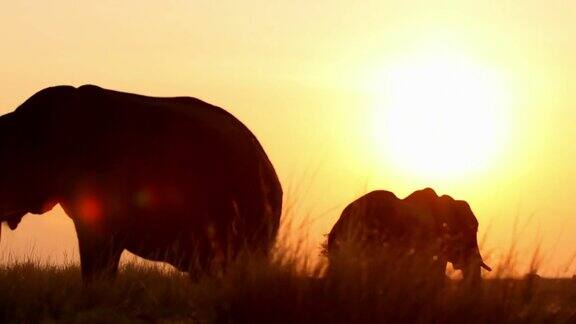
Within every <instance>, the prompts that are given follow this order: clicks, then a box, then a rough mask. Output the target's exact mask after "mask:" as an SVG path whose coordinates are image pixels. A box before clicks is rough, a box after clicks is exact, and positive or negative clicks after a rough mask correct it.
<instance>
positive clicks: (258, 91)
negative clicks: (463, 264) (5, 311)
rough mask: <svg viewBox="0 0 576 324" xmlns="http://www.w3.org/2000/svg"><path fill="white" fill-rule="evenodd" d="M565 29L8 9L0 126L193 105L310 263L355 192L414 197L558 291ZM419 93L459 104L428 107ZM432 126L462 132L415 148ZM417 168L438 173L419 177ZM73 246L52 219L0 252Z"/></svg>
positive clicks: (434, 19) (541, 4)
mask: <svg viewBox="0 0 576 324" xmlns="http://www.w3.org/2000/svg"><path fill="white" fill-rule="evenodd" d="M574 21H576V3H575V2H572V1H494V2H488V1H466V2H463V1H362V2H358V3H351V2H350V1H312V2H311V1H260V0H259V1H250V2H247V1H207V0H206V1H204V0H200V1H184V0H182V1H176V0H174V1H145V0H139V1H121V2H120V1H94V2H88V1H85V2H79V1H71V0H69V1H64V0H55V1H34V2H33V1H9V2H3V3H2V4H1V5H0V35H1V36H2V37H1V38H0V53H1V54H0V107H1V108H0V112H2V113H4V112H8V111H11V110H13V109H14V108H16V107H17V106H18V104H20V103H21V102H23V101H24V100H25V99H26V98H28V97H29V96H30V95H32V94H33V93H34V92H36V91H38V90H39V89H41V88H44V87H47V86H51V85H58V84H71V85H77V86H78V85H81V84H85V83H92V84H97V85H100V86H102V87H106V88H112V89H118V90H124V91H129V92H137V93H142V94H148V95H157V96H171V95H189V96H194V97H198V98H201V99H203V100H206V101H208V102H211V103H213V104H216V105H220V106H223V107H225V108H226V109H227V110H229V111H230V112H232V113H233V114H234V115H235V116H237V117H238V118H239V119H240V120H242V121H243V122H244V123H245V124H246V125H247V126H248V127H249V128H250V129H252V130H253V132H254V133H255V134H256V136H257V137H258V138H259V139H260V141H261V142H262V144H263V145H264V147H265V149H266V151H267V152H268V155H269V157H270V158H271V160H272V162H273V164H274V165H275V167H276V170H277V172H278V174H279V176H280V178H281V181H282V183H283V186H284V189H285V193H286V195H285V196H286V199H287V201H288V202H292V203H295V204H296V205H297V208H296V209H295V210H294V211H293V212H292V214H293V216H294V217H296V218H298V219H302V218H305V217H308V218H309V223H308V224H309V225H310V226H309V227H308V230H309V232H308V233H307V234H308V235H309V238H310V240H311V242H313V243H312V245H316V244H318V242H320V241H321V239H322V234H324V233H327V232H328V231H329V230H330V227H331V226H332V224H333V223H334V222H335V221H336V219H337V217H338V215H339V213H340V211H341V210H342V208H344V207H345V205H346V204H347V203H349V202H350V201H352V200H353V199H355V198H356V197H358V196H359V195H361V194H362V193H364V192H366V191H367V190H372V189H376V188H382V189H388V190H391V191H394V192H395V193H397V194H398V195H399V196H404V195H406V194H408V193H410V192H412V191H414V190H416V189H420V188H422V187H425V186H430V187H434V188H435V189H436V190H437V191H438V192H439V193H445V194H450V195H452V196H454V197H455V198H459V199H465V200H468V201H469V202H470V203H471V205H472V208H473V210H474V211H475V213H476V216H477V218H478V219H479V221H480V234H479V236H483V235H484V234H485V233H487V241H486V244H485V250H487V251H492V253H493V259H497V255H498V254H499V253H501V252H503V251H504V250H505V249H506V248H507V247H508V246H509V244H510V240H511V238H512V237H513V232H514V231H513V228H514V223H515V222H517V223H518V224H519V225H517V226H516V228H517V231H518V232H519V233H518V236H519V240H518V243H519V244H520V248H521V253H520V255H519V257H520V259H521V260H523V259H526V257H527V256H528V254H527V252H526V251H531V250H532V249H533V248H534V244H536V243H539V244H540V245H541V249H542V252H543V257H544V259H543V266H542V268H543V271H544V272H546V273H549V274H556V273H563V271H565V270H564V267H565V266H566V264H567V262H569V260H570V257H571V256H572V255H573V254H574V253H576V203H575V199H574V195H575V194H576V167H575V164H574V162H575V161H576V129H575V128H574V124H575V122H576V108H575V107H574V106H575V104H576V91H575V90H576V89H575V87H576V86H574V85H575V84H576V43H575V42H574V40H575V39H576V24H575V23H574ZM398 75H400V76H398ZM450 76H452V79H449V77H450ZM479 79H480V80H482V81H481V82H478V81H477V80H479ZM402 82H404V83H406V84H407V86H406V87H407V88H406V87H404V88H402V89H403V90H398V89H397V88H399V87H397V86H398V85H399V84H403V83H402ZM412 84H414V86H412ZM436 86H438V87H441V88H442V87H460V88H459V89H460V90H462V91H464V92H463V93H466V94H467V95H466V96H465V97H464V98H456V97H451V96H449V95H448V98H447V99H446V98H444V99H442V100H445V101H441V102H435V100H436V99H437V98H435V97H434V95H430V93H429V92H430V91H429V89H435V88H434V87H436ZM400 88H401V87H400ZM427 89H428V90H427ZM394 98H396V99H394ZM446 107H448V108H450V109H448V110H445V108H446ZM459 107H463V108H462V109H460V108H459ZM410 109H412V110H410ZM406 111H412V114H416V115H418V116H419V117H418V118H421V119H420V120H418V118H416V119H412V117H413V116H414V115H402V114H405V112H406ZM398 114H400V115H398ZM445 114H455V115H459V116H460V117H461V118H463V119H461V120H460V119H459V120H458V121H457V123H456V122H454V123H450V122H449V123H447V124H441V128H442V129H448V130H451V131H452V133H450V132H448V133H447V134H443V135H442V134H441V135H442V136H437V137H430V136H428V135H429V134H430V132H431V131H430V130H428V129H426V126H425V124H426V123H425V122H426V120H428V119H435V118H438V120H444V122H445V121H446V119H445V118H444V117H442V116H444V115H445ZM391 116H395V117H394V118H392V117H391ZM411 116H412V117H411ZM422 116H424V117H422ZM466 116H468V117H466ZM469 116H476V117H474V118H475V119H474V120H475V121H476V122H473V121H470V117H469ZM395 118H397V119H395ZM422 118H424V119H422ZM427 118H428V119H427ZM442 118H444V119H442ZM449 118H450V117H449ZM454 118H456V117H454ZM467 118H468V119H467ZM448 120H452V119H448ZM455 124H459V127H460V128H456V129H452V128H451V127H453V125H455ZM412 130H413V131H412ZM454 132H458V133H459V134H460V133H462V134H466V135H465V136H464V135H463V136H454V135H453V134H454ZM451 134H452V135H451ZM391 138H392V139H398V141H396V140H394V141H392V142H394V143H392V142H391V141H390V139H391ZM420 138H422V140H423V141H424V143H428V142H426V141H429V143H428V144H430V143H432V144H430V145H432V146H431V147H430V149H431V150H432V151H424V152H423V153H422V152H421V151H419V150H418V149H416V150H415V149H414V145H415V143H417V142H418V141H419V139H420ZM455 138H457V139H458V140H459V141H457V142H452V141H451V140H452V139H455ZM438 142H442V144H441V145H440V146H438V147H436V146H434V145H435V144H433V143H438ZM428 144H427V145H428ZM399 147H400V148H404V147H406V150H404V149H399ZM426 147H427V148H428V146H426ZM452 148H454V149H452ZM430 152H439V154H436V155H437V156H441V157H442V158H438V157H430V159H431V160H430V162H429V163H423V162H422V160H423V159H428V156H430V155H431V153H430ZM446 163H448V164H449V165H450V168H448V169H447V168H442V166H443V165H446ZM450 163H452V164H450ZM430 165H433V166H437V167H434V168H427V166H428V167H429V166H430ZM525 224H526V225H525ZM524 225H525V226H524ZM75 244H76V241H75V234H74V230H73V226H72V223H71V221H70V220H69V219H68V218H67V217H66V216H64V214H63V212H62V211H61V210H60V209H58V208H57V209H56V210H55V211H54V212H51V213H49V214H47V215H44V216H27V217H25V218H24V220H23V223H22V224H21V226H20V227H19V229H18V230H17V231H16V232H12V233H9V234H8V231H7V230H5V231H4V237H3V241H2V244H1V245H0V252H1V253H3V254H4V255H7V254H12V255H13V256H14V257H16V258H20V259H21V258H23V257H24V256H26V255H27V254H30V253H32V254H36V255H39V256H42V257H44V258H50V259H52V260H58V261H59V260H62V258H63V255H64V254H65V253H67V254H68V255H71V254H74V253H75V252H73V251H74V250H75V248H76V247H75ZM574 269H575V267H572V272H573V271H574Z"/></svg>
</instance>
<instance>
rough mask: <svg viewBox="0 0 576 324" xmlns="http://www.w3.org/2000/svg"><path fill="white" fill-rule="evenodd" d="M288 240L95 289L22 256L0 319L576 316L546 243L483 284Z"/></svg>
mask: <svg viewBox="0 0 576 324" xmlns="http://www.w3.org/2000/svg"><path fill="white" fill-rule="evenodd" d="M284 233H286V232H284ZM288 241H289V240H288V239H287V237H286V234H283V236H281V237H280V239H279V244H278V247H277V249H276V251H275V253H274V254H273V257H272V258H271V260H264V259H262V258H260V257H256V256H253V255H250V254H249V253H245V254H243V255H242V256H241V257H240V258H238V259H237V260H235V261H234V262H233V263H232V264H231V265H230V266H229V268H228V270H227V271H226V272H225V273H223V274H219V275H212V276H209V275H207V276H204V277H201V278H200V279H199V280H197V281H194V282H193V281H191V280H190V279H189V277H188V276H187V275H186V274H183V273H179V272H177V271H175V270H172V269H171V268H166V267H155V266H147V265H142V264H138V263H128V264H125V265H123V266H122V269H121V272H120V275H119V277H118V278H117V279H116V280H115V281H111V282H107V281H101V282H95V283H93V284H92V285H90V286H87V287H85V286H83V284H82V281H81V278H80V271H79V269H78V266H77V265H75V264H69V265H63V266H56V265H49V264H40V263H38V262H34V261H33V260H27V261H25V262H21V263H18V262H13V263H10V264H7V265H4V266H0V323H11V322H27V323H35V322H67V323H70V322H72V323H123V322H126V323H134V322H167V323H170V322H178V323H182V322H184V323H187V322H190V323H574V322H576V282H574V281H573V280H571V279H544V278H540V277H538V276H537V275H535V273H536V271H537V267H538V265H539V262H538V260H539V259H538V251H535V253H534V255H535V257H534V260H535V261H534V262H533V264H532V267H533V269H532V274H530V275H528V276H525V277H510V276H509V274H511V273H514V266H515V265H514V262H513V260H514V259H513V257H512V256H511V255H513V254H514V253H515V252H514V251H513V249H511V250H510V252H509V255H510V256H508V257H504V258H503V259H502V260H501V261H500V264H499V265H496V271H495V272H496V274H495V275H494V276H493V277H491V278H490V279H485V280H483V281H482V282H481V283H480V284H479V285H468V284H466V283H464V282H462V281H460V280H448V281H447V282H445V283H444V284H443V285H438V284H437V282H435V281H431V280H428V278H429V277H427V276H426V274H425V271H424V273H418V272H413V271H412V270H410V269H407V268H406V267H403V266H399V265H398V264H394V265H391V264H386V263H383V264H369V265H367V264H366V263H365V262H362V260H359V259H358V255H359V254H358V253H356V252H354V251H349V252H344V253H343V254H342V255H341V257H340V258H339V259H338V261H337V264H333V265H331V267H330V269H329V271H327V268H326V267H327V263H326V260H323V261H321V262H316V261H313V260H311V257H310V254H309V253H307V252H306V251H305V250H306V248H305V244H306V242H304V241H296V242H294V241H293V240H292V241H290V242H288ZM422 269H425V268H422ZM416 270H417V268H416Z"/></svg>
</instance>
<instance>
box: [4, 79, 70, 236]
mask: <svg viewBox="0 0 576 324" xmlns="http://www.w3.org/2000/svg"><path fill="white" fill-rule="evenodd" d="M70 89H71V87H57V88H49V89H47V90H50V91H46V90H44V91H40V92H38V93H37V94H35V95H34V96H32V97H31V98H30V99H28V100H27V101H26V102H24V103H23V104H22V105H21V106H19V107H18V108H17V109H16V110H15V111H13V112H10V113H8V114H5V115H3V116H0V170H2V176H1V178H0V223H4V222H6V223H7V224H8V226H9V227H10V229H12V230H14V229H16V227H17V226H18V224H19V223H20V221H21V219H22V217H24V215H26V214H27V213H33V214H42V213H44V212H46V211H48V210H50V209H52V207H54V205H56V203H57V198H56V196H57V192H56V191H55V190H54V189H55V185H56V183H57V181H58V173H57V172H56V170H57V169H58V164H61V162H62V161H61V160H60V159H61V158H62V156H61V153H60V152H59V151H58V149H57V148H55V147H54V145H51V144H50V143H52V140H53V139H52V138H51V134H52V133H53V132H51V131H50V129H48V126H47V125H50V124H51V123H50V122H49V121H50V119H51V118H52V117H51V115H52V112H53V111H54V109H59V108H60V107H61V106H62V105H66V104H67V102H66V101H63V100H62V98H66V97H69V96H62V94H69V93H70V92H71V91H70ZM57 127H60V125H58V126H57ZM0 228H1V227H0Z"/></svg>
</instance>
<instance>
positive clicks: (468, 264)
mask: <svg viewBox="0 0 576 324" xmlns="http://www.w3.org/2000/svg"><path fill="white" fill-rule="evenodd" d="M404 201H407V202H409V203H411V204H413V205H416V206H418V207H420V208H421V210H422V209H424V210H426V212H427V213H429V214H430V216H431V217H432V218H434V220H435V223H436V230H437V233H438V235H439V237H440V241H441V248H442V251H443V254H444V256H445V258H446V259H447V261H448V262H450V263H452V265H453V266H454V268H455V269H457V270H462V272H463V275H464V278H470V279H472V280H476V279H479V278H480V269H481V268H483V269H485V270H488V271H491V270H492V269H491V268H490V267H489V266H488V265H487V264H486V263H484V261H483V259H482V256H481V255H480V250H479V248H478V241H477V238H476V234H477V231H478V221H477V220H476V217H475V216H474V213H473V212H472V209H471V208H470V205H469V204H468V203H467V202H466V201H463V200H455V199H453V198H452V197H450V196H448V195H443V196H441V197H438V196H437V195H436V193H435V192H434V190H432V189H430V188H426V189H423V190H418V191H415V192H414V193H412V194H411V195H409V196H408V197H406V198H405V199H404Z"/></svg>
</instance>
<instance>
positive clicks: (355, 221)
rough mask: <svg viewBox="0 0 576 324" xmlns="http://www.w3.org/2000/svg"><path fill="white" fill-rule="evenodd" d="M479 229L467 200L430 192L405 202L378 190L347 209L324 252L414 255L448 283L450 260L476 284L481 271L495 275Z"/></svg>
mask: <svg viewBox="0 0 576 324" xmlns="http://www.w3.org/2000/svg"><path fill="white" fill-rule="evenodd" d="M477 230H478V221H477V220H476V217H475V216H474V213H473V212H472V209H471V208H470V206H469V204H468V203H467V202H466V201H463V200H455V199H453V198H452V197H450V196H448V195H443V196H441V197H438V195H437V194H436V192H435V191H434V190H433V189H431V188H425V189H422V190H418V191H415V192H413V193H412V194H410V195H409V196H407V197H405V198H404V199H400V198H398V197H396V195H395V194H394V193H392V192H390V191H385V190H375V191H372V192H370V193H368V194H365V195H364V196H362V197H360V198H358V199H356V200H355V201H353V202H352V203H350V204H349V205H348V206H347V207H346V208H345V209H344V211H343V212H342V214H341V216H340V218H339V219H338V221H337V222H336V224H335V225H334V226H333V227H332V229H331V231H330V233H329V234H328V241H327V244H326V252H327V255H328V256H329V257H330V256H333V255H334V253H336V252H337V251H339V250H341V249H342V247H343V246H344V245H345V244H353V245H355V246H356V247H357V248H359V249H361V250H362V251H364V252H365V253H366V254H367V255H375V256H380V255H381V254H378V253H379V252H382V251H386V249H388V250H390V251H392V250H393V251H394V252H398V251H400V255H404V256H405V255H408V254H415V255H416V256H418V257H419V258H418V260H419V262H422V260H425V261H426V262H428V261H429V264H427V265H430V268H428V270H429V271H430V272H431V273H430V275H431V276H432V277H435V278H438V279H439V280H442V281H443V280H444V279H445V271H446V265H447V262H451V263H452V264H453V266H454V268H455V269H457V270H462V272H463V276H464V278H465V279H466V278H470V280H472V281H477V280H478V279H480V275H481V270H480V269H481V268H484V269H486V270H488V271H491V268H490V267H489V266H488V265H487V264H486V263H484V261H483V259H482V256H481V255H480V251H479V248H478V243H477V239H476V233H477ZM394 255H395V256H399V254H394ZM415 266H416V267H418V266H419V264H416V265H415Z"/></svg>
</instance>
